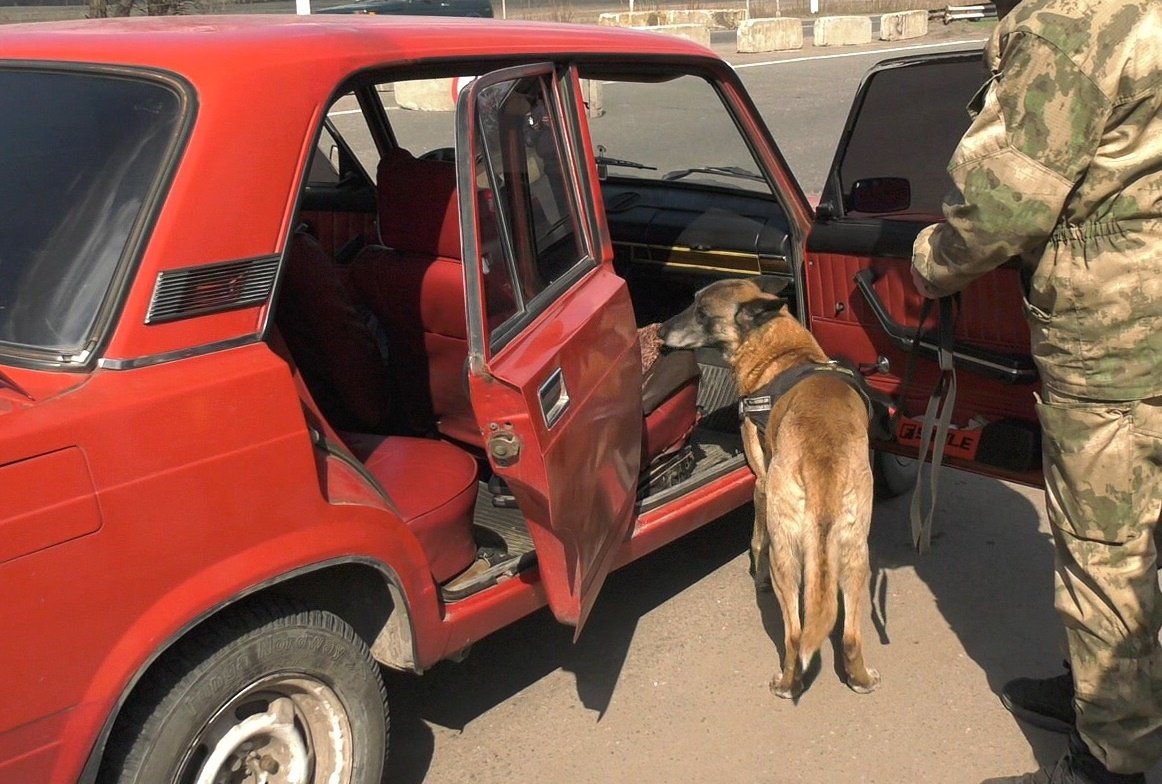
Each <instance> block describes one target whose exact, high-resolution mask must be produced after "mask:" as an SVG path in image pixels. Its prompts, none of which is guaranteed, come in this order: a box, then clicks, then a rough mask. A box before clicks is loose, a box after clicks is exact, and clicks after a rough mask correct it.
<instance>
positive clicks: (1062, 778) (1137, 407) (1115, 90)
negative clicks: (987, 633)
mask: <svg viewBox="0 0 1162 784" xmlns="http://www.w3.org/2000/svg"><path fill="white" fill-rule="evenodd" d="M998 5H999V4H998ZM985 59H986V64H987V66H988V68H989V70H990V74H991V78H990V79H989V80H988V82H987V83H986V84H985V86H984V87H983V88H982V89H981V91H980V93H978V95H977V97H976V98H975V99H974V100H973V104H972V106H970V110H971V111H972V112H973V114H974V117H973V121H972V124H971V126H970V128H969V130H968V131H967V132H966V133H965V135H964V138H963V139H962V141H961V143H960V145H959V147H958V148H957V150H956V152H955V153H954V155H953V157H952V161H951V162H950V164H949V173H950V174H951V175H952V178H953V181H954V183H955V186H956V189H955V191H954V192H953V194H952V195H951V196H950V197H949V199H948V200H947V202H946V204H945V206H944V212H945V216H946V218H947V222H945V223H941V224H937V225H935V226H930V227H928V228H926V229H925V230H924V231H923V232H921V234H920V236H919V237H918V238H917V239H916V243H915V247H914V256H913V268H912V277H913V280H914V282H915V284H916V287H917V289H919V290H920V292H921V293H923V294H924V295H925V296H928V297H940V296H946V295H949V294H952V293H954V292H957V291H959V290H961V289H962V288H964V287H965V286H966V285H967V284H968V283H969V282H970V281H972V280H973V279H974V278H976V277H977V276H979V275H981V274H983V273H985V272H987V271H988V270H990V269H993V268H994V267H996V266H998V265H1000V264H1002V263H1005V262H1006V261H1008V260H1009V259H1010V258H1013V257H1019V259H1020V263H1021V265H1022V269H1023V270H1024V272H1025V275H1024V278H1025V281H1026V292H1025V293H1026V316H1027V319H1028V322H1029V325H1030V329H1031V334H1032V349H1033V355H1034V358H1035V360H1036V362H1037V366H1038V370H1039V371H1040V375H1041V382H1042V390H1041V394H1040V399H1039V401H1038V404H1037V412H1038V416H1039V418H1040V421H1041V427H1042V432H1043V435H1044V439H1043V443H1044V447H1043V450H1044V454H1043V463H1044V470H1045V485H1046V507H1047V510H1048V515H1049V522H1050V525H1051V527H1052V530H1053V537H1054V546H1055V552H1056V568H1055V572H1056V579H1055V586H1056V599H1055V604H1056V607H1057V610H1058V613H1059V614H1060V616H1061V618H1062V619H1063V621H1064V624H1065V629H1066V639H1067V642H1068V646H1069V656H1070V661H1071V669H1072V675H1073V687H1074V702H1073V708H1074V713H1075V716H1076V723H1075V726H1074V727H1073V728H1072V732H1071V735H1070V741H1069V746H1068V750H1067V751H1066V753H1065V755H1064V756H1063V757H1062V759H1061V760H1060V761H1058V762H1057V763H1056V764H1055V765H1053V766H1051V767H1047V768H1044V769H1042V770H1040V771H1038V772H1037V773H1033V774H1026V775H1025V776H1023V777H1016V778H1004V779H993V780H991V781H994V782H1027V783H1028V784H1040V783H1042V782H1106V781H1111V782H1121V781H1126V782H1144V781H1145V778H1144V776H1143V771H1146V770H1148V769H1149V768H1150V767H1151V766H1152V765H1153V764H1154V763H1155V762H1156V761H1157V760H1158V759H1159V758H1160V757H1162V647H1160V645H1159V638H1158V634H1159V629H1160V626H1162V595H1160V592H1159V588H1158V581H1157V574H1156V568H1157V566H1158V559H1159V540H1158V537H1159V528H1160V526H1159V517H1160V514H1162V2H1159V0H1023V2H1021V3H1019V4H1017V5H1016V7H1015V8H1013V9H1012V11H1011V12H1010V13H1008V14H1006V15H1004V16H1003V18H1002V19H1001V21H1000V22H999V23H998V25H997V28H996V30H995V32H994V33H993V35H992V37H991V39H990V41H989V43H988V45H987V47H986V50H985ZM1059 680H1060V679H1058V681H1059ZM1066 718H1068V717H1066Z"/></svg>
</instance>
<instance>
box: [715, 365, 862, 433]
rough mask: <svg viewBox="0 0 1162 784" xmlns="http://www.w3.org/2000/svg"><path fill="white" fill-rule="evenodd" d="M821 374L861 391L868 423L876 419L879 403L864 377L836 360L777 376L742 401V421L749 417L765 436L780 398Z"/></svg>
mask: <svg viewBox="0 0 1162 784" xmlns="http://www.w3.org/2000/svg"><path fill="white" fill-rule="evenodd" d="M819 373H828V374H830V375H831V376H832V377H833V378H836V379H838V380H840V381H842V382H843V383H845V384H847V385H848V386H849V387H851V388H852V389H854V390H855V391H856V392H858V393H859V396H860V399H861V400H863V402H864V405H866V406H867V415H868V420H869V421H870V420H872V419H874V418H875V416H876V408H875V404H874V403H873V401H872V396H871V395H870V394H869V393H868V390H867V386H866V385H865V384H864V380H863V376H861V375H859V374H858V373H856V372H855V371H854V370H852V369H851V368H849V367H847V366H845V365H841V364H839V363H838V362H836V361H835V360H831V361H830V362H826V363H818V362H812V363H809V364H806V365H798V366H796V367H793V368H791V369H790V370H788V371H787V372H785V373H780V374H779V375H778V376H776V377H775V380H774V381H771V382H770V383H769V384H766V385H765V386H763V387H761V388H760V389H759V390H758V391H757V392H755V393H754V394H752V395H747V396H746V397H744V398H743V399H742V400H740V401H738V416H739V418H740V419H742V418H743V417H745V418H747V419H749V420H750V421H751V422H754V424H755V427H757V428H758V430H759V434H760V435H762V434H765V433H766V431H767V423H768V422H769V421H770V418H771V409H773V408H774V407H775V404H776V403H778V401H779V398H781V397H782V396H783V395H785V394H787V393H788V392H790V391H791V387H793V386H795V385H796V384H798V383H799V382H800V381H802V380H803V379H805V378H810V377H811V376H814V375H817V374H819Z"/></svg>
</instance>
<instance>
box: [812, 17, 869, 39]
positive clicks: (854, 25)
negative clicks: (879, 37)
mask: <svg viewBox="0 0 1162 784" xmlns="http://www.w3.org/2000/svg"><path fill="white" fill-rule="evenodd" d="M871 28H872V24H871V17H869V16H824V17H820V18H819V19H816V20H815V34H814V38H815V45H816V46H851V45H854V44H868V43H871Z"/></svg>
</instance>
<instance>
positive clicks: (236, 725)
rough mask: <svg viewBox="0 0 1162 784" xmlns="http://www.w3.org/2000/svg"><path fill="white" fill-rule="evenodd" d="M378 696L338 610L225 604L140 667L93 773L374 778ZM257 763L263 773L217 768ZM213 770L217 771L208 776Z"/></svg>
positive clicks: (379, 760)
mask: <svg viewBox="0 0 1162 784" xmlns="http://www.w3.org/2000/svg"><path fill="white" fill-rule="evenodd" d="M388 728H389V723H388V711H387V698H386V693H385V691H384V687H383V679H382V677H381V676H380V672H379V666H378V664H376V662H375V661H374V659H372V658H371V653H370V651H368V649H367V646H366V645H365V644H364V643H363V641H362V640H361V639H359V637H358V636H356V634H355V632H354V631H353V630H352V629H351V627H350V626H349V625H347V623H346V622H345V621H343V619H342V618H340V617H338V616H337V615H335V614H333V613H330V612H327V611H323V610H314V609H309V608H306V607H304V606H302V605H299V604H296V603H290V602H284V601H277V600H272V601H262V602H258V603H253V604H250V605H248V606H245V607H242V608H238V609H236V610H232V611H229V612H228V613H227V614H225V615H224V616H223V617H221V618H220V619H215V620H214V621H212V622H210V623H209V624H207V626H206V627H205V628H203V629H198V630H196V631H194V632H193V633H191V635H190V637H189V638H188V639H186V640H183V641H182V642H181V643H179V645H178V646H176V647H175V649H173V650H171V651H169V652H167V653H166V654H165V655H164V656H163V657H162V659H161V660H160V661H159V662H158V664H157V666H155V667H154V668H152V669H151V670H150V672H149V673H148V674H147V676H146V680H145V681H143V683H142V685H141V687H140V688H139V689H138V690H137V692H136V693H135V694H134V696H133V698H132V700H131V702H130V704H129V705H128V706H127V707H126V711H125V713H124V714H123V715H122V717H121V718H119V720H118V725H117V726H116V727H115V729H114V736H113V738H112V739H111V741H110V745H109V749H108V754H107V755H106V758H105V763H104V765H103V767H102V772H101V776H100V781H101V782H103V783H106V782H107V783H110V784H111V783H113V782H116V784H165V783H167V782H168V783H172V784H194V783H195V782H202V781H214V782H217V781H235V780H237V781H247V782H248V781H252V780H262V781H268V782H270V784H280V783H281V782H285V781H291V780H294V779H293V778H292V775H298V772H299V771H302V770H304V769H305V770H306V776H305V778H303V779H302V780H303V781H305V782H310V783H311V784H318V783H319V782H323V781H328V780H330V779H329V776H330V775H331V773H332V772H334V771H336V770H338V771H340V773H339V775H338V776H337V777H336V778H335V780H336V781H339V782H342V784H380V781H381V778H382V775H383V765H384V760H385V757H386V754H387V737H388ZM247 769H250V770H252V771H255V772H256V773H257V772H258V771H265V772H266V774H267V776H268V777H267V778H265V779H261V778H260V777H259V776H257V775H255V776H254V777H253V778H246V777H245V776H244V775H242V774H241V773H236V774H235V775H234V776H233V777H230V776H228V775H226V771H230V770H234V771H245V770H247ZM215 772H217V773H218V775H219V776H220V778H215V777H214V773H215Z"/></svg>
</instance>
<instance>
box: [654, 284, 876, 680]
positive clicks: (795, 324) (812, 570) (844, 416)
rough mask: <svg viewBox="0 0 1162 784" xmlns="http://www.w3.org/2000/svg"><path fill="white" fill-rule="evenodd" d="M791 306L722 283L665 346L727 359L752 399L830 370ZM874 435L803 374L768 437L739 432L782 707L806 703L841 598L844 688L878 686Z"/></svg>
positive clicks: (861, 417)
mask: <svg viewBox="0 0 1162 784" xmlns="http://www.w3.org/2000/svg"><path fill="white" fill-rule="evenodd" d="M786 304H787V303H786V300H784V299H783V298H781V297H779V296H777V295H776V294H771V293H767V292H766V291H764V290H763V288H760V287H759V285H757V284H756V283H755V282H753V281H749V280H722V281H718V282H716V283H712V284H711V285H709V286H707V287H706V288H704V289H702V290H701V291H699V292H698V293H697V294H696V295H695V296H694V304H693V305H691V306H690V307H689V308H687V309H686V310H684V311H683V312H682V313H679V314H678V315H677V316H674V317H673V318H671V319H670V320H668V321H666V322H665V323H664V324H663V325H662V327H661V329H660V330H659V333H658V335H659V337H660V338H661V339H662V341H663V342H664V343H665V345H666V346H669V347H671V348H698V347H703V346H712V347H718V348H720V349H721V350H722V351H723V353H724V354H725V356H726V359H727V361H728V362H729V363H730V365H731V367H732V368H733V370H734V375H735V379H736V381H737V383H738V389H739V392H740V394H741V395H742V396H743V397H744V398H747V397H748V396H751V395H753V394H755V393H756V392H759V391H761V390H763V389H764V388H768V386H767V385H768V384H771V383H772V382H774V381H775V380H776V379H777V378H778V377H779V376H780V375H782V374H785V373H788V372H794V373H795V375H796V376H799V374H800V373H803V371H804V370H811V371H813V370H816V369H818V368H810V369H807V368H802V367H801V366H803V365H809V364H815V365H827V364H828V358H827V356H826V355H825V354H824V353H823V349H822V348H820V346H819V344H818V343H817V342H816V340H815V338H814V337H813V336H812V335H811V333H810V332H808V331H807V329H806V328H804V327H803V325H802V324H800V323H799V321H798V320H797V319H796V318H795V317H794V316H793V315H792V314H791V313H790V312H789V311H788V310H787V308H786ZM831 367H832V368H833V367H834V366H831ZM824 369H826V368H824ZM849 375H850V374H849ZM868 423H869V407H868V404H867V402H866V401H865V398H864V396H863V395H861V393H860V392H859V391H857V389H856V388H855V387H854V386H853V385H852V384H851V383H850V382H849V381H847V380H844V379H842V378H841V374H840V373H836V372H807V373H803V375H802V377H801V380H799V381H797V382H796V383H795V384H794V385H793V386H791V387H790V388H789V389H788V390H786V391H785V392H784V393H783V394H781V395H780V396H779V397H778V398H777V400H775V401H774V402H773V404H772V407H771V410H770V413H769V418H768V420H767V423H766V427H765V431H764V432H760V430H759V426H758V425H757V424H756V423H755V422H754V421H753V420H752V419H751V418H749V417H746V418H743V421H742V440H743V446H744V449H745V450H746V456H747V460H748V462H749V463H750V467H751V469H752V470H753V471H754V473H755V477H756V480H755V527H754V534H753V536H752V538H751V557H752V563H753V564H754V566H755V579H756V581H758V582H759V583H760V585H761V584H764V583H765V581H766V576H765V575H764V574H763V573H762V572H763V569H762V566H761V564H763V563H764V562H766V563H768V564H769V569H770V578H771V580H772V581H773V583H774V588H775V593H776V595H777V597H778V600H779V606H780V608H781V609H782V614H783V629H784V634H785V636H784V643H785V656H784V659H783V665H782V672H781V673H779V672H776V673H775V676H774V677H773V678H772V679H771V690H772V691H773V692H774V693H775V694H777V695H778V696H780V697H784V698H789V699H790V698H795V697H797V696H798V695H799V694H800V693H801V692H802V690H803V672H804V670H805V669H806V667H807V665H808V664H809V663H810V662H811V660H812V658H813V657H814V656H815V653H816V652H817V651H818V650H819V647H820V646H821V645H822V644H823V641H824V639H826V638H827V636H828V634H830V632H831V630H832V628H833V627H834V626H835V621H836V617H837V615H838V614H839V610H838V605H839V596H838V592H839V591H843V606H844V618H843V662H844V667H845V669H846V674H847V684H848V686H850V687H851V688H852V689H853V690H854V691H857V692H859V693H861V694H866V693H868V692H871V691H874V690H875V689H876V688H877V687H878V686H879V685H880V676H879V673H878V672H876V671H875V670H873V669H869V668H868V667H867V666H866V665H865V664H864V660H863V635H862V633H861V631H860V613H861V608H862V607H863V606H864V592H865V591H868V590H869V588H868V578H869V575H870V565H869V559H868V544H867V538H868V529H869V527H870V525H871V512H872V473H871V467H870V463H869V459H868V454H869V453H868ZM764 551H765V552H764ZM764 555H765V556H766V557H765V558H764ZM800 593H802V597H803V620H802V621H800V612H799V597H800Z"/></svg>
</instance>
